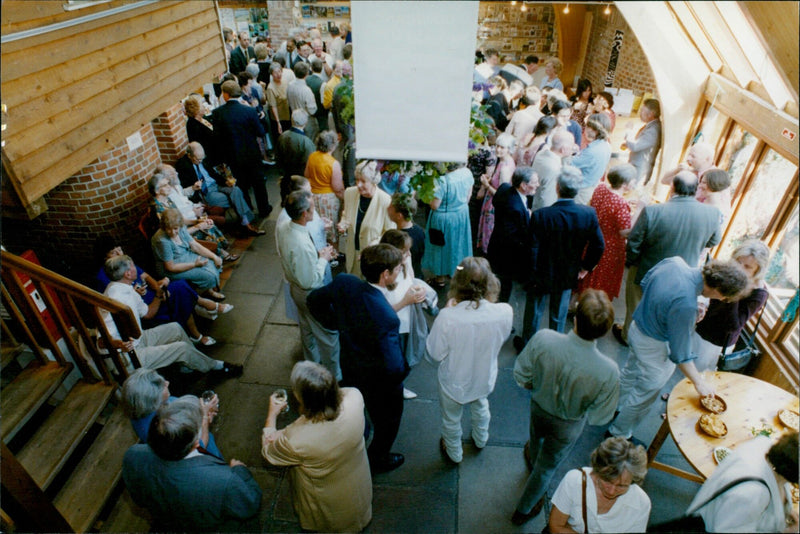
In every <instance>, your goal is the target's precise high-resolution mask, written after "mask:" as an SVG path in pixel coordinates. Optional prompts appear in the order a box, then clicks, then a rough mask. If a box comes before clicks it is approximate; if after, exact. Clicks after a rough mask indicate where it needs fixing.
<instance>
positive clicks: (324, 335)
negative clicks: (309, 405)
mask: <svg viewBox="0 0 800 534" xmlns="http://www.w3.org/2000/svg"><path fill="white" fill-rule="evenodd" d="M284 207H285V208H286V213H287V215H289V218H290V219H291V220H289V221H284V222H281V223H280V224H279V225H278V229H277V239H278V253H279V254H280V257H281V267H283V274H284V276H285V277H286V280H287V281H288V282H289V285H290V293H291V296H292V300H293V301H294V303H295V305H296V306H297V315H298V321H297V322H298V325H299V326H300V339H301V341H302V343H303V356H304V357H305V359H306V360H309V361H313V362H316V363H321V364H322V365H324V366H325V367H326V368H327V369H328V370H329V371H330V372H331V374H332V375H333V376H334V377H336V380H337V381H339V380H341V379H342V371H341V370H340V369H339V333H338V332H336V331H335V330H329V329H327V328H325V327H324V326H322V325H321V324H320V323H319V322H318V321H317V320H316V319H314V317H313V316H312V315H311V313H310V312H309V311H308V306H307V305H306V297H307V296H308V293H309V292H310V291H312V290H314V289H317V288H318V287H322V285H323V282H324V279H325V271H326V268H327V266H328V263H329V262H330V261H331V260H332V259H333V258H335V257H336V255H337V252H336V250H335V249H334V248H333V247H332V246H331V245H328V246H326V247H325V248H323V249H322V250H319V251H317V247H316V246H315V245H314V241H313V240H312V238H311V234H310V233H309V232H308V229H307V228H306V225H307V224H308V223H309V222H311V221H312V220H313V219H314V197H313V196H312V195H311V193H310V192H308V191H303V190H301V191H295V192H293V193H291V194H289V196H287V197H286V203H285V205H284Z"/></svg>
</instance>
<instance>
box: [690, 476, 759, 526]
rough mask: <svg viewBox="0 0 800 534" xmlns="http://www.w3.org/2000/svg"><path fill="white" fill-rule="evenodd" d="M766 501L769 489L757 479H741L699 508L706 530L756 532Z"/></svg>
mask: <svg viewBox="0 0 800 534" xmlns="http://www.w3.org/2000/svg"><path fill="white" fill-rule="evenodd" d="M768 505H769V491H768V490H767V488H766V487H765V486H764V484H762V483H761V482H756V481H749V482H742V483H741V484H737V485H736V486H734V487H732V488H731V489H729V490H728V491H726V492H725V493H724V494H722V495H720V496H719V497H717V498H716V499H714V500H713V501H711V502H710V503H708V504H707V505H705V506H704V507H702V508H701V509H700V510H699V512H700V515H701V516H702V518H703V521H704V522H705V524H706V530H708V531H709V532H759V531H760V530H762V529H761V528H759V526H760V525H761V516H762V515H763V513H764V510H766V508H767V506H768Z"/></svg>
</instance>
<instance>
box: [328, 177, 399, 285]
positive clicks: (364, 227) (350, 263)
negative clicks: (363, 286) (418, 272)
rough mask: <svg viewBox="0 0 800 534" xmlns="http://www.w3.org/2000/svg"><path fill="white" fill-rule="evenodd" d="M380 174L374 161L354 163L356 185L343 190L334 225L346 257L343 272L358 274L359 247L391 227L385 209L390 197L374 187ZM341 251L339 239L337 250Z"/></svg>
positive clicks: (378, 180) (366, 245)
mask: <svg viewBox="0 0 800 534" xmlns="http://www.w3.org/2000/svg"><path fill="white" fill-rule="evenodd" d="M380 181H381V173H379V172H378V168H377V163H376V162H375V161H362V162H361V163H359V164H358V166H356V185H354V186H352V187H348V188H347V189H345V191H344V209H343V210H342V219H341V220H340V221H339V224H337V225H336V228H337V229H338V230H339V234H340V237H341V238H344V239H345V246H344V253H345V255H346V256H347V272H348V273H350V274H354V275H356V276H360V275H361V266H360V265H359V261H358V259H359V257H360V254H361V250H363V249H365V248H367V247H369V246H371V245H377V244H378V241H380V239H381V236H382V235H383V233H384V232H385V231H386V230H389V229H390V228H394V223H393V222H392V221H391V220H390V219H389V214H388V213H387V212H386V208H388V207H389V204H391V203H392V197H390V196H389V195H388V194H387V193H385V192H384V191H381V190H380V189H379V188H378V183H379V182H380ZM341 250H342V245H341V242H340V244H339V251H341Z"/></svg>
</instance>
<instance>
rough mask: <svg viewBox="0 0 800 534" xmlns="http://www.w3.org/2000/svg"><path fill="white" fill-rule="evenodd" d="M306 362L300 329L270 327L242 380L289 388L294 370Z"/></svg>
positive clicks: (265, 332)
mask: <svg viewBox="0 0 800 534" xmlns="http://www.w3.org/2000/svg"><path fill="white" fill-rule="evenodd" d="M302 359H303V350H302V346H301V344H300V328H299V327H297V326H285V325H276V324H267V325H266V326H265V327H264V330H263V331H262V332H261V335H260V337H259V338H258V340H257V341H256V345H255V348H254V349H253V352H252V354H251V356H250V359H249V360H248V361H247V365H246V366H245V369H244V376H243V377H242V380H244V381H247V382H254V383H257V384H284V386H286V385H288V384H289V375H290V374H291V372H292V367H293V366H294V364H295V363H296V362H299V361H301V360H302Z"/></svg>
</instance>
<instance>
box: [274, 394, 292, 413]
mask: <svg viewBox="0 0 800 534" xmlns="http://www.w3.org/2000/svg"><path fill="white" fill-rule="evenodd" d="M275 398H276V399H278V400H281V401H284V402H286V405H285V406H284V407H283V409H282V410H281V412H280V413H286V412H288V411H289V394H288V393H286V390H285V389H276V390H275Z"/></svg>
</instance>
